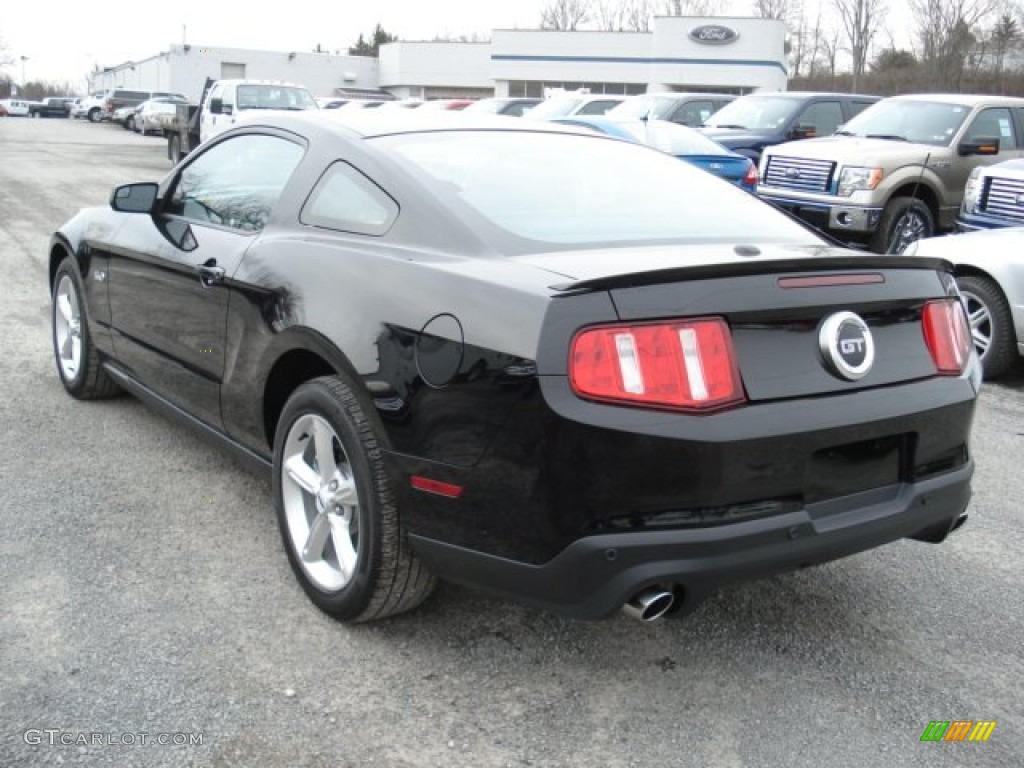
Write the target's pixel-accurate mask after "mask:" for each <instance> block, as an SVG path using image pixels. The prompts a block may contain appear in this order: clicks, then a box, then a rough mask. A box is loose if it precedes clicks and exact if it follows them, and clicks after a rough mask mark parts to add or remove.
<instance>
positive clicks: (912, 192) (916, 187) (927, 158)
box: [886, 149, 932, 254]
mask: <svg viewBox="0 0 1024 768" xmlns="http://www.w3.org/2000/svg"><path fill="white" fill-rule="evenodd" d="M931 160H932V151H931V150H930V149H929V150H928V154H926V155H925V156H924V165H922V166H921V172H920V173H919V174H917V178H916V179H915V180H914V188H913V189H911V190H910V197H911V199H913V200H917V199H918V198H917V191H918V190H919V189H920V188H921V179H923V178H924V171H925V168H927V167H928V163H930V162H931ZM890 247H891V246H890ZM886 253H887V254H891V253H892V251H890V250H886Z"/></svg>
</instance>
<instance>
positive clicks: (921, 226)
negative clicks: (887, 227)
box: [889, 209, 931, 253]
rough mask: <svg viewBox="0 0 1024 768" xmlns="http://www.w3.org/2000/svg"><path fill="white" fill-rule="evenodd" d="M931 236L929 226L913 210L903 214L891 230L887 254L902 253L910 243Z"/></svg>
mask: <svg viewBox="0 0 1024 768" xmlns="http://www.w3.org/2000/svg"><path fill="white" fill-rule="evenodd" d="M929 235H931V225H930V223H929V222H928V221H926V220H925V218H924V216H922V215H921V214H920V213H918V212H917V211H915V210H913V209H909V210H907V211H905V212H904V213H903V215H901V216H900V217H899V218H898V219H896V223H895V224H894V225H893V228H892V239H891V242H890V245H889V253H903V252H904V251H905V250H907V246H909V245H910V244H911V243H913V242H915V241H917V240H921V239H922V238H925V237H928V236H929Z"/></svg>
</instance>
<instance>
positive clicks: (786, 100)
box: [701, 91, 879, 163]
mask: <svg viewBox="0 0 1024 768" xmlns="http://www.w3.org/2000/svg"><path fill="white" fill-rule="evenodd" d="M878 100H879V97H878V96H867V95H862V94H855V93H822V92H818V91H788V92H786V93H750V94H747V95H746V96H740V97H739V98H738V99H736V100H735V101H733V102H731V103H729V104H726V105H725V106H724V107H722V108H721V109H720V110H718V111H717V112H715V113H714V114H713V115H712V116H711V117H710V118H709V119H708V120H707V122H705V124H704V126H703V127H702V128H701V133H703V134H705V135H706V136H709V137H710V138H712V139H714V140H715V141H717V142H718V143H719V144H721V145H722V146H724V147H726V148H727V149H731V150H732V151H733V152H737V153H739V154H741V155H745V156H747V157H749V158H750V159H751V160H753V161H754V162H755V163H756V162H758V161H759V160H760V159H761V153H762V152H763V151H764V148H765V147H771V146H774V145H775V144H781V143H782V142H784V141H796V140H798V139H811V138H815V137H817V136H830V135H832V134H833V133H834V132H835V130H836V129H837V128H838V127H839V126H840V125H842V124H843V123H846V122H848V121H849V120H851V119H852V118H853V117H854V116H856V115H857V114H859V113H860V112H861V111H863V110H864V109H866V108H868V107H870V106H871V105H872V104H874V103H875V102H876V101H878Z"/></svg>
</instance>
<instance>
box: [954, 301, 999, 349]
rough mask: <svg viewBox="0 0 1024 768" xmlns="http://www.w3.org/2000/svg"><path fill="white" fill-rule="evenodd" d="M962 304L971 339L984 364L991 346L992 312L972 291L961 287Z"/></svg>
mask: <svg viewBox="0 0 1024 768" xmlns="http://www.w3.org/2000/svg"><path fill="white" fill-rule="evenodd" d="M960 295H961V296H963V299H964V306H965V308H966V309H967V322H968V323H970V326H971V339H972V340H973V341H974V348H975V349H976V350H977V351H978V357H979V358H981V361H982V363H983V364H984V362H985V358H986V357H987V356H988V351H989V348H990V347H991V346H992V332H993V324H992V313H991V312H990V311H989V308H988V306H987V305H986V304H985V302H984V301H982V300H981V299H980V298H979V297H977V296H975V295H974V294H973V293H970V292H968V291H965V290H963V289H961V291H960Z"/></svg>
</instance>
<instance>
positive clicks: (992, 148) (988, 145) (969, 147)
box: [956, 136, 999, 157]
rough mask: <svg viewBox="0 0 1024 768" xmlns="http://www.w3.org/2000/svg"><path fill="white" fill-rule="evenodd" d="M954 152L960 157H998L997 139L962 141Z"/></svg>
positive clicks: (986, 138)
mask: <svg viewBox="0 0 1024 768" xmlns="http://www.w3.org/2000/svg"><path fill="white" fill-rule="evenodd" d="M956 152H957V154H958V155H960V157H967V156H968V155H998V154H999V138H998V137H995V136H993V137H991V138H988V137H985V138H979V139H964V140H963V141H961V142H960V144H958V145H957V148H956Z"/></svg>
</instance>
